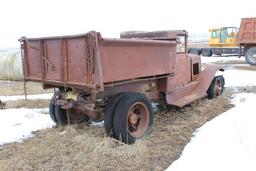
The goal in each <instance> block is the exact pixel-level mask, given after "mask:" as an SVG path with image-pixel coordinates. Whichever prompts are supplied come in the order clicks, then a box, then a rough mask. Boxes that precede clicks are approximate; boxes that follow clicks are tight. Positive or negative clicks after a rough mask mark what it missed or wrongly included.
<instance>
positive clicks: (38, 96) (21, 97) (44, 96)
mask: <svg viewBox="0 0 256 171" xmlns="http://www.w3.org/2000/svg"><path fill="white" fill-rule="evenodd" d="M52 96H53V93H49V94H35V95H28V96H27V98H28V99H32V100H35V99H51V98H52ZM0 99H1V100H2V101H14V100H24V99H25V95H19V96H0Z"/></svg>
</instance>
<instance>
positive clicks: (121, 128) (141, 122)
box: [114, 93, 153, 144]
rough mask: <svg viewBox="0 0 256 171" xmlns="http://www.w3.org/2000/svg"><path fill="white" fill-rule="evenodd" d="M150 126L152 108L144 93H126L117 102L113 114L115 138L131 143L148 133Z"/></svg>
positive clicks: (150, 129)
mask: <svg viewBox="0 0 256 171" xmlns="http://www.w3.org/2000/svg"><path fill="white" fill-rule="evenodd" d="M132 111H133V112H132ZM131 120H132V121H131ZM132 122H133V123H132ZM152 126H153V109H152V105H151V103H150V101H149V100H148V98H147V97H146V96H145V95H143V94H139V93H128V94H126V95H125V96H124V97H123V98H122V100H121V101H120V102H119V103H118V104H117V107H116V110H115V114H114V132H115V135H116V136H117V137H116V138H117V139H119V140H121V141H123V142H124V143H127V144H132V143H134V142H135V141H136V139H140V138H143V137H145V136H147V135H148V134H150V133H151V131H152ZM135 127H136V128H135Z"/></svg>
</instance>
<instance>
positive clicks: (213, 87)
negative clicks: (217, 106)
mask: <svg viewBox="0 0 256 171" xmlns="http://www.w3.org/2000/svg"><path fill="white" fill-rule="evenodd" d="M224 85H225V80H224V77H223V76H222V75H220V76H216V77H214V79H213V80H212V82H211V84H210V87H209V88H208V90H207V96H208V98H209V99H213V98H215V97H217V96H220V95H221V94H222V93H223V91H224Z"/></svg>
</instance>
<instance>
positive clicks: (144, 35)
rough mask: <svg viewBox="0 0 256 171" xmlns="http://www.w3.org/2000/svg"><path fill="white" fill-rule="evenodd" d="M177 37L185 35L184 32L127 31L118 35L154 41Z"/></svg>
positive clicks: (185, 32)
mask: <svg viewBox="0 0 256 171" xmlns="http://www.w3.org/2000/svg"><path fill="white" fill-rule="evenodd" d="M178 35H187V31H185V30H168V31H153V32H144V31H127V32H122V33H121V34H120V38H126V39H131V38H139V39H153V40H154V39H155V40H176V38H177V36H178Z"/></svg>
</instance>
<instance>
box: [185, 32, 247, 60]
mask: <svg viewBox="0 0 256 171" xmlns="http://www.w3.org/2000/svg"><path fill="white" fill-rule="evenodd" d="M209 32H210V38H209V46H208V47H206V48H191V49H190V51H191V52H192V53H196V54H202V55H203V56H212V55H213V54H215V55H222V54H232V55H239V53H240V49H239V47H238V46H237V35H238V32H239V29H238V28H237V27H220V28H214V29H210V30H209ZM243 54H244V52H243V51H242V52H241V55H243Z"/></svg>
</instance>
